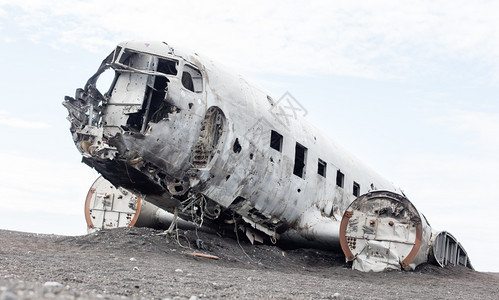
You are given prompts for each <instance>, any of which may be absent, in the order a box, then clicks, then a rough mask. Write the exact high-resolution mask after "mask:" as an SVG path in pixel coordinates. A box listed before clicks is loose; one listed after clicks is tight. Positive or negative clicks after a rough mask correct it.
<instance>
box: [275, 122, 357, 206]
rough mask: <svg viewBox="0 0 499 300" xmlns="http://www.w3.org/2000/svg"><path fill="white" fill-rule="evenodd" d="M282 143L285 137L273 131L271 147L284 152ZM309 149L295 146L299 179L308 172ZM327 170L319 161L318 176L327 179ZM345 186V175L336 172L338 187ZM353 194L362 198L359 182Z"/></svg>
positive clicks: (321, 161) (295, 168) (325, 165)
mask: <svg viewBox="0 0 499 300" xmlns="http://www.w3.org/2000/svg"><path fill="white" fill-rule="evenodd" d="M282 141H283V137H282V135H281V134H279V133H278V132H276V131H274V130H271V131H270V147H271V148H272V149H275V150H277V151H279V152H282ZM307 150H308V149H307V148H306V147H305V146H303V145H301V144H299V143H296V146H295V164H294V168H293V174H294V175H296V176H298V177H301V178H303V177H305V170H306V161H307ZM326 169H327V163H326V162H325V161H323V160H322V159H320V158H319V159H318V162H317V174H319V175H321V176H322V177H324V178H325V177H326ZM344 184H345V174H343V173H342V172H341V171H340V170H337V171H336V185H337V186H339V187H341V188H343V187H344ZM352 193H353V195H354V196H356V197H358V196H360V184H358V183H357V182H355V181H354V182H353V189H352Z"/></svg>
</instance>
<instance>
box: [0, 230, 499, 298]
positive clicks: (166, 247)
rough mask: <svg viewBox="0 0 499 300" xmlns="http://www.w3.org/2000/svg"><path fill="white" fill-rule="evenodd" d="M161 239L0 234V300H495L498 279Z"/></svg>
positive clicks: (121, 233) (216, 240)
mask: <svg viewBox="0 0 499 300" xmlns="http://www.w3.org/2000/svg"><path fill="white" fill-rule="evenodd" d="M161 233H162V231H157V230H153V229H148V228H120V229H114V230H105V231H100V232H97V233H93V234H89V235H85V236H76V237H67V236H56V235H40V234H33V233H23V232H14V231H6V230H0V300H7V299H40V298H57V299H168V298H170V299H217V298H229V299H236V298H245V299H258V298H260V299H269V298H277V299H497V298H498V297H499V273H480V272H476V271H472V270H469V269H466V268H463V267H451V268H445V269H441V268H439V267H436V266H433V265H423V266H421V267H419V268H418V269H417V270H416V271H414V272H402V271H391V272H384V273H362V272H359V271H353V270H351V269H350V267H349V266H348V265H347V264H345V262H344V258H343V256H342V255H339V254H334V253H328V252H326V251H321V250H314V249H296V250H282V249H280V248H278V247H276V246H269V245H260V246H253V245H251V244H249V243H247V242H245V241H243V240H241V241H240V242H238V241H237V240H235V239H232V238H228V237H225V238H222V237H220V236H218V235H216V234H208V233H202V232H198V233H197V235H196V232H194V231H182V232H180V234H179V235H178V238H177V236H176V235H174V236H164V235H161ZM197 240H198V244H200V246H204V249H198V247H197V245H196V241H197ZM199 241H200V242H199ZM201 244H204V245H201ZM189 245H190V248H189ZM193 252H195V253H203V254H208V255H213V256H217V257H218V258H219V259H218V260H217V259H212V258H204V257H198V256H194V255H192V253H193Z"/></svg>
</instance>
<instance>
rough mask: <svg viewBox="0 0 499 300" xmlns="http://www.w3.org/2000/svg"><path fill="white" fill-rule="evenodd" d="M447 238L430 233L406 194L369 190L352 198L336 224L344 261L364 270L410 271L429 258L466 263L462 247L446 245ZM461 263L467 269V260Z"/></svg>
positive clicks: (428, 260) (426, 222) (425, 222)
mask: <svg viewBox="0 0 499 300" xmlns="http://www.w3.org/2000/svg"><path fill="white" fill-rule="evenodd" d="M449 241H450V240H449V239H447V235H442V233H432V229H431V226H430V224H429V223H428V221H427V220H426V218H425V217H424V215H423V214H421V213H420V212H419V211H418V210H417V209H416V208H415V207H414V205H413V204H412V203H411V202H410V201H409V200H408V199H407V198H406V197H404V196H402V195H399V194H396V193H393V192H389V191H375V192H370V193H367V194H365V195H363V196H360V197H359V198H357V199H356V200H354V201H353V202H352V203H351V204H350V206H349V207H348V209H347V210H346V211H345V213H344V215H343V218H342V220H341V224H340V244H341V248H342V250H343V253H344V254H345V257H346V260H347V261H353V264H352V268H353V269H355V270H360V271H364V272H370V271H373V272H380V271H385V270H400V269H404V270H414V269H415V268H416V266H418V265H420V264H422V263H427V262H433V261H437V262H438V263H439V265H440V266H442V267H444V266H446V265H448V264H453V265H457V264H459V263H456V262H459V261H461V262H469V261H468V258H467V256H466V252H465V251H464V249H462V247H460V245H459V247H457V246H456V247H452V245H450V246H449V244H451V243H450V242H449ZM454 241H455V240H454ZM435 242H436V244H435ZM455 244H456V245H458V243H457V242H455ZM458 248H459V249H458ZM435 249H436V250H435ZM433 253H436V255H434V254H433ZM434 257H438V258H437V259H435V258H434ZM462 265H464V266H467V267H469V268H471V264H469V263H468V264H462Z"/></svg>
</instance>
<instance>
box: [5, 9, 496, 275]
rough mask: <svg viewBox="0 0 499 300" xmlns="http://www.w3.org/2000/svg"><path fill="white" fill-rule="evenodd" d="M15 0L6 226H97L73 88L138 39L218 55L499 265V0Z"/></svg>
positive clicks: (478, 255) (9, 44) (8, 41)
mask: <svg viewBox="0 0 499 300" xmlns="http://www.w3.org/2000/svg"><path fill="white" fill-rule="evenodd" d="M180 2H181V1H148V0H141V1H136V0H134V1H100V0H99V1H97V0H95V1H67V0H65V1H55V0H52V1H21V0H16V1H9V0H0V49H1V50H0V51H1V52H0V53H1V55H0V63H1V66H2V70H3V72H1V74H0V82H1V83H0V86H1V96H0V99H1V104H2V105H1V107H0V130H1V131H2V135H1V137H2V139H1V140H0V161H1V162H2V165H1V168H0V169H1V171H0V197H1V198H0V203H1V210H0V228H4V229H12V230H22V231H30V232H40V233H56V234H69V235H74V234H84V233H85V232H86V226H85V221H84V215H83V204H84V199H85V196H86V193H87V191H88V189H89V187H90V185H91V184H92V182H93V180H94V179H95V178H97V176H98V174H97V173H96V172H95V171H93V170H92V169H90V168H89V167H87V166H86V165H83V164H81V163H80V160H81V158H80V154H79V153H78V151H77V150H76V148H75V146H74V144H73V142H72V139H71V136H70V133H69V122H68V121H67V120H66V116H67V112H66V110H65V109H64V108H63V107H62V105H61V102H62V101H63V99H64V96H65V95H70V96H73V95H74V90H75V89H76V88H78V87H83V85H84V84H85V82H86V80H87V79H88V77H90V76H91V75H92V74H93V73H94V72H95V70H96V69H97V67H98V66H99V64H100V62H101V61H102V60H103V59H104V58H105V56H106V55H107V54H109V53H110V52H111V51H112V49H113V48H114V46H115V45H116V44H117V43H118V42H120V41H123V40H132V39H135V40H161V41H166V42H168V43H170V44H172V45H181V46H184V47H187V48H190V49H193V50H195V51H199V52H201V53H204V54H205V55H207V56H209V57H212V58H213V59H214V60H216V61H219V62H221V63H223V64H224V65H226V66H227V67H229V68H230V69H232V70H234V71H236V72H238V73H241V74H242V75H244V76H245V77H247V78H248V79H249V80H250V81H252V82H254V83H256V84H258V85H260V86H262V87H263V88H265V89H267V90H269V91H270V92H271V93H272V94H273V95H274V97H275V98H278V97H279V96H280V95H282V94H284V93H285V92H286V91H288V92H290V93H291V94H292V95H293V96H294V97H295V98H296V99H297V100H298V101H299V102H300V103H301V104H302V105H303V106H304V107H306V109H307V110H308V112H309V114H308V115H307V119H308V121H309V122H311V123H312V124H314V125H315V126H316V127H318V128H319V129H320V130H322V131H325V132H327V133H328V135H330V137H331V138H332V139H333V140H335V141H336V142H338V143H339V144H341V145H342V146H343V147H345V148H347V149H349V150H350V151H351V152H352V153H353V154H354V155H355V156H357V157H358V158H359V159H360V160H362V161H363V162H365V163H366V164H368V165H370V166H371V167H372V168H373V169H375V170H377V171H378V172H379V173H380V174H382V175H383V176H384V177H386V178H388V179H389V180H391V181H393V182H394V183H395V184H396V185H398V186H400V187H401V188H402V189H403V190H404V191H405V193H406V195H407V196H408V197H409V198H410V200H411V201H412V202H413V203H414V204H415V206H416V207H417V208H418V209H419V210H420V211H422V212H423V213H424V214H425V215H426V217H427V219H428V220H429V222H430V224H431V225H432V226H433V228H435V229H438V230H448V231H449V232H451V233H452V234H453V235H454V236H455V237H456V238H457V239H458V240H459V241H460V242H461V243H462V244H463V246H464V247H465V249H466V250H467V251H468V254H469V256H470V258H471V261H472V263H473V265H474V266H475V267H476V268H477V269H478V270H481V271H495V272H499V258H498V256H497V253H499V239H498V234H497V231H496V230H495V228H496V227H497V226H498V223H499V222H498V221H497V219H498V218H497V214H498V212H499V210H498V208H499V204H498V203H499V196H498V193H497V191H496V190H495V187H497V186H498V185H499V179H498V178H499V176H498V173H499V154H498V153H499V99H498V98H499V97H498V96H499V2H493V1H376V4H374V1H334V2H335V3H330V1H314V2H310V1H293V2H292V1H246V2H237V5H235V4H234V3H235V2H234V1H203V2H200V3H196V2H194V1H182V3H180Z"/></svg>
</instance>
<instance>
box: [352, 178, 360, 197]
mask: <svg viewBox="0 0 499 300" xmlns="http://www.w3.org/2000/svg"><path fill="white" fill-rule="evenodd" d="M353 195H354V196H355V197H359V195H360V184H358V183H357V182H355V181H354V182H353Z"/></svg>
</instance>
